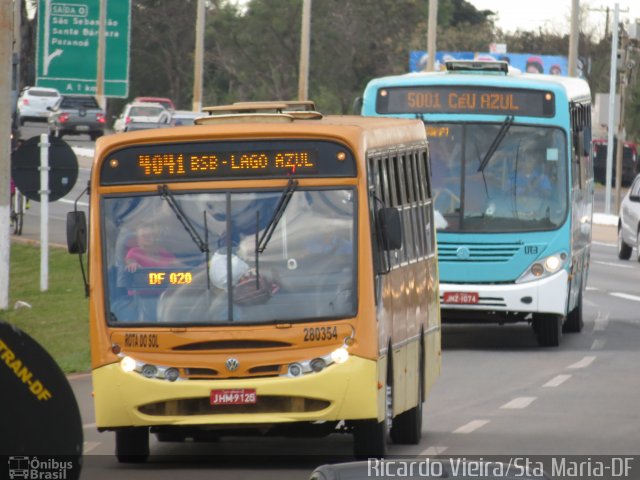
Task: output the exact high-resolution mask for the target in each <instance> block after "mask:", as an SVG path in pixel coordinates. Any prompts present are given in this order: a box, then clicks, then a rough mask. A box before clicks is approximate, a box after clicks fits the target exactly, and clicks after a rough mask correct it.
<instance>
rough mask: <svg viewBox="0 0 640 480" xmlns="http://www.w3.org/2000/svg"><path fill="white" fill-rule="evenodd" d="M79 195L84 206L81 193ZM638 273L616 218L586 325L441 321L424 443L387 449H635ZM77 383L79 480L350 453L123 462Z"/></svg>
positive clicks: (602, 237)
mask: <svg viewBox="0 0 640 480" xmlns="http://www.w3.org/2000/svg"><path fill="white" fill-rule="evenodd" d="M38 127H39V125H37V124H33V126H32V125H27V126H26V127H25V132H26V133H27V135H25V134H23V136H25V137H26V138H28V137H29V136H31V135H35V134H38V133H39V129H38ZM40 127H41V126H40ZM32 128H33V130H30V129H32ZM40 130H41V128H40ZM68 141H69V143H70V144H71V145H72V146H73V147H75V148H77V149H80V150H79V151H83V150H82V149H91V148H93V144H92V142H90V141H89V138H88V137H86V138H84V137H82V136H79V137H75V138H74V137H71V138H69V139H68ZM89 165H90V159H89V158H88V157H84V158H83V157H81V158H80V180H79V181H78V183H77V184H76V186H75V187H74V189H73V191H72V192H71V193H70V194H69V195H68V196H67V197H66V198H64V199H61V200H60V201H58V202H54V203H53V204H51V207H50V208H51V218H50V242H52V243H61V244H64V243H65V240H64V235H65V233H64V232H65V229H64V221H65V217H66V212H67V211H68V210H70V209H71V208H72V203H73V200H72V199H75V198H76V196H77V195H78V194H79V193H80V191H81V190H82V189H83V188H84V186H85V185H86V179H87V178H88V174H89ZM602 198H603V195H600V196H599V197H598V196H597V197H596V208H595V210H596V211H600V212H601V211H603V208H602V206H601V205H600V204H599V203H598V202H600V203H603V200H602ZM80 202H81V204H80V206H81V207H83V208H84V206H86V199H81V200H80ZM38 211H39V206H38V204H34V203H33V202H32V207H31V210H29V211H28V213H27V216H26V222H25V231H24V237H25V238H31V239H34V240H37V239H38V238H39V220H38ZM639 273H640V263H638V262H635V261H627V262H624V261H620V260H618V259H617V257H616V250H615V227H599V228H597V229H596V233H594V245H593V250H592V263H591V274H590V277H589V283H588V288H587V294H586V297H585V323H586V325H585V330H584V331H583V332H582V333H581V334H571V335H566V336H565V338H564V339H563V342H562V344H561V346H560V347H559V348H555V349H542V348H539V347H538V346H537V343H536V341H535V337H534V335H533V332H532V331H531V329H530V328H529V327H528V326H526V325H514V326H502V327H501V326H497V325H496V326H493V325H490V326H471V325H455V326H453V325H451V326H450V325H446V326H444V328H443V361H442V365H443V368H442V375H441V377H440V378H439V379H438V380H437V382H436V385H435V387H434V389H433V391H432V393H431V395H430V397H429V398H428V399H427V402H426V405H425V407H426V408H425V412H424V424H423V440H422V442H421V444H420V445H418V446H411V447H406V446H395V445H394V446H391V448H390V451H391V454H393V455H410V456H413V455H435V454H439V455H442V456H447V455H491V454H500V455H516V456H522V455H525V456H530V455H541V454H549V455H570V454H581V455H604V454H611V455H625V454H635V455H640V429H639V428H638V425H640V409H638V407H637V405H638V400H637V399H638V396H639V395H640V375H638V374H637V369H638V365H640V349H639V348H638V347H637V346H638V344H640V318H639V316H638V315H637V311H638V310H637V309H638V308H639V307H640V289H638V287H637V285H638V278H640V277H639ZM70 382H71V385H72V387H73V389H74V392H75V394H76V398H77V400H78V403H79V405H80V409H81V414H82V419H83V424H84V433H85V444H84V449H85V454H86V455H85V459H84V463H85V466H84V470H83V475H82V478H84V479H112V478H115V477H117V478H126V479H130V478H132V479H146V478H154V479H160V480H161V479H174V478H181V477H188V478H189V479H190V480H191V479H194V480H195V479H212V478H219V479H254V478H255V479H260V480H264V479H306V478H308V476H309V474H310V472H311V471H312V470H313V469H314V468H315V467H316V466H318V465H320V464H323V463H333V462H338V461H344V460H347V459H348V458H349V457H348V455H350V452H351V450H352V439H351V437H350V436H348V435H332V436H329V437H327V438H322V439H288V438H254V437H245V438H242V437H228V438H226V437H224V438H222V439H221V440H220V441H218V442H215V443H194V442H186V443H158V442H157V441H156V440H155V438H154V437H152V443H151V451H152V455H153V456H152V457H151V459H150V461H149V462H148V463H147V464H143V465H121V464H118V463H117V461H116V459H115V458H114V457H113V452H114V434H113V433H99V432H97V430H96V428H95V417H94V412H93V403H92V402H93V401H92V397H91V378H90V376H89V375H88V374H81V375H74V376H72V377H71V378H70Z"/></svg>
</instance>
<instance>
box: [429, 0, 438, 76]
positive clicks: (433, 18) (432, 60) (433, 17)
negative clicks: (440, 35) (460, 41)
mask: <svg viewBox="0 0 640 480" xmlns="http://www.w3.org/2000/svg"><path fill="white" fill-rule="evenodd" d="M437 30H438V0H429V27H428V30H427V55H428V57H427V71H428V72H433V71H434V70H435V69H436V33H437Z"/></svg>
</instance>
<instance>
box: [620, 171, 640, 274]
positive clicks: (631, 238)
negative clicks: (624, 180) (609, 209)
mask: <svg viewBox="0 0 640 480" xmlns="http://www.w3.org/2000/svg"><path fill="white" fill-rule="evenodd" d="M633 247H635V248H636V255H637V259H638V261H639V262H640V175H636V178H635V179H634V180H633V183H632V184H631V188H630V189H629V190H628V191H627V194H626V195H625V196H624V198H623V199H622V203H620V215H619V220H618V258H619V259H620V260H628V259H629V258H630V257H631V252H632V251H633Z"/></svg>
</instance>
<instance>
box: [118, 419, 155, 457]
mask: <svg viewBox="0 0 640 480" xmlns="http://www.w3.org/2000/svg"><path fill="white" fill-rule="evenodd" d="M116 457H117V458H118V461H119V462H120V463H144V462H146V461H147V458H148V457H149V429H148V428H147V427H129V428H123V429H120V430H117V431H116Z"/></svg>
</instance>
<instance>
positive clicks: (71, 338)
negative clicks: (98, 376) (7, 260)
mask: <svg viewBox="0 0 640 480" xmlns="http://www.w3.org/2000/svg"><path fill="white" fill-rule="evenodd" d="M10 268H11V270H10V290H9V306H10V309H9V310H6V311H0V319H2V320H4V321H6V322H9V323H11V324H13V325H15V326H17V327H19V328H20V329H21V330H23V331H24V332H26V333H28V334H29V335H30V336H31V337H33V338H34V339H35V340H37V341H38V342H39V343H40V344H41V345H42V346H43V347H44V348H45V349H46V350H47V351H48V352H49V353H50V354H51V356H52V357H53V358H54V359H55V360H56V362H57V363H58V365H60V368H62V370H63V371H64V372H65V373H71V372H86V371H88V370H89V369H90V355H89V302H88V300H87V299H86V298H85V296H84V286H83V283H82V275H81V273H80V265H79V264H78V257H77V256H75V255H69V254H68V253H67V251H66V250H65V249H62V248H51V249H50V250H49V289H48V291H47V292H41V291H40V247H39V246H37V245H31V244H23V243H15V242H14V243H12V245H11V267H10ZM19 302H25V303H26V304H28V305H29V306H30V307H29V306H21V307H19V308H15V306H16V303H18V305H20V303H19Z"/></svg>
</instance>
